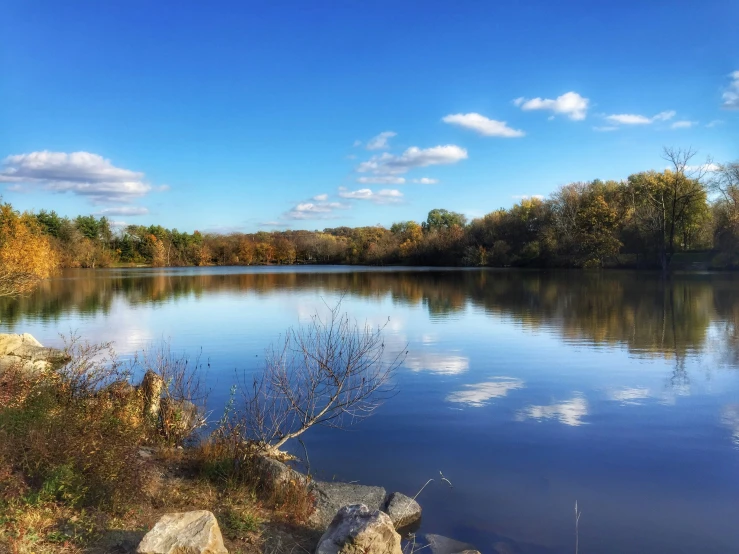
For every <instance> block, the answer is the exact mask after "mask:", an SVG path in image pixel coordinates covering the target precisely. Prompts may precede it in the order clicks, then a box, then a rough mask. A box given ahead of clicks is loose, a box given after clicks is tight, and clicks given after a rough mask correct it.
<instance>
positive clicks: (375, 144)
mask: <svg viewBox="0 0 739 554" xmlns="http://www.w3.org/2000/svg"><path fill="white" fill-rule="evenodd" d="M394 136H397V133H394V132H393V131H384V132H382V133H380V134H379V135H377V136H375V137H372V138H371V139H369V141H367V146H366V148H367V150H385V149H386V148H389V147H390V145H389V144H388V143H387V141H388V140H390V139H391V138H393V137H394Z"/></svg>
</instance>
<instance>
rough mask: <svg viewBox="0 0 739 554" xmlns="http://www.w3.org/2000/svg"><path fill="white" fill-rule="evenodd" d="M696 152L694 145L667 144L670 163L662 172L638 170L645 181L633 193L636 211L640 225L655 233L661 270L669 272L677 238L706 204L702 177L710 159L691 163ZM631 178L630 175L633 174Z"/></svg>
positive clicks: (663, 156) (666, 154)
mask: <svg viewBox="0 0 739 554" xmlns="http://www.w3.org/2000/svg"><path fill="white" fill-rule="evenodd" d="M696 155H697V151H696V150H693V149H692V148H688V149H685V150H683V149H680V148H665V149H664V151H663V154H662V158H663V159H664V160H665V161H667V162H668V163H669V164H670V167H669V168H668V170H667V171H665V172H664V173H663V174H654V173H648V174H639V175H637V176H636V177H642V178H643V179H642V180H643V182H642V183H641V184H640V186H639V187H638V191H637V192H636V193H635V194H634V195H633V201H634V215H635V217H636V218H637V220H638V221H639V224H640V226H641V227H642V228H643V229H645V230H647V231H648V232H650V233H651V234H653V236H654V239H655V241H656V247H657V253H658V255H659V260H660V264H661V266H662V271H663V272H665V273H666V272H667V270H668V268H669V266H670V262H671V260H672V257H673V255H674V254H675V239H676V237H678V235H679V233H680V232H681V231H682V230H683V229H684V228H685V226H686V224H687V223H688V221H689V220H690V218H691V217H693V215H694V211H695V210H697V209H698V208H699V207H700V206H701V205H705V201H706V186H705V184H704V183H703V179H704V177H705V175H706V173H707V172H708V170H709V168H710V165H711V160H710V158H709V159H707V160H706V162H705V163H703V164H701V165H691V161H692V160H693V158H694V157H695V156H696ZM630 180H631V178H630Z"/></svg>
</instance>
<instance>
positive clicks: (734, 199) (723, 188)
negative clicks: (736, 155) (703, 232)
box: [711, 162, 739, 212]
mask: <svg viewBox="0 0 739 554" xmlns="http://www.w3.org/2000/svg"><path fill="white" fill-rule="evenodd" d="M711 189H712V190H713V191H715V192H718V193H719V194H720V195H721V196H722V197H723V199H724V200H725V201H726V202H727V204H729V205H730V206H731V207H732V210H733V211H734V212H739V162H734V163H728V164H724V165H720V166H718V169H717V170H716V171H715V173H714V177H713V179H711Z"/></svg>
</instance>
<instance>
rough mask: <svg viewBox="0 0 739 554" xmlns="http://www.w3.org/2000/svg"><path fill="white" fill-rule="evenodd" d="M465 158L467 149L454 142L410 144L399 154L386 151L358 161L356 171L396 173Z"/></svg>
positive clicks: (445, 163) (451, 162)
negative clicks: (426, 144) (440, 144)
mask: <svg viewBox="0 0 739 554" xmlns="http://www.w3.org/2000/svg"><path fill="white" fill-rule="evenodd" d="M465 159H467V150H465V149H464V148H460V147H459V146H456V145H454V144H448V145H445V146H434V147H432V148H418V147H417V146H412V147H410V148H408V149H407V150H406V151H405V152H403V153H402V154H400V155H399V156H396V155H394V154H389V153H387V152H385V153H383V154H381V155H379V156H373V157H372V158H370V159H369V160H368V161H366V162H362V163H360V164H359V165H358V166H357V172H359V173H373V174H375V175H398V174H403V173H406V172H408V171H410V170H411V169H414V168H417V167H428V166H430V165H447V164H454V163H457V162H459V161H461V160H465Z"/></svg>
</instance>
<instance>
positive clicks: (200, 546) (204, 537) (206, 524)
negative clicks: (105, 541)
mask: <svg viewBox="0 0 739 554" xmlns="http://www.w3.org/2000/svg"><path fill="white" fill-rule="evenodd" d="M136 552H137V553H138V554H228V550H226V547H225V546H224V545H223V537H222V536H221V530H220V528H219V527H218V522H217V521H216V518H215V516H214V515H213V514H212V513H210V512H207V511H205V510H199V511H195V512H184V513H178V514H165V515H164V516H162V518H161V519H160V520H159V521H158V522H157V524H156V525H155V526H154V528H153V529H152V530H151V531H149V532H148V533H147V534H146V536H145V537H144V540H142V541H141V543H140V544H139V546H138V548H137V549H136Z"/></svg>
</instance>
